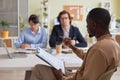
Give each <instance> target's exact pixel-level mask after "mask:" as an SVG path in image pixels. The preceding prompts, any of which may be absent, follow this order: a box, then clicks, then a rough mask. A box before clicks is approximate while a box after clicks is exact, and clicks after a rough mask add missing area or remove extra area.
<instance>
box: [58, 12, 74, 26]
mask: <svg viewBox="0 0 120 80" xmlns="http://www.w3.org/2000/svg"><path fill="white" fill-rule="evenodd" d="M63 14H67V15H68V18H69V19H70V24H71V21H72V18H71V16H70V13H69V12H68V11H66V10H63V11H61V12H60V13H59V15H58V17H57V20H58V21H59V23H60V18H61V15H63Z"/></svg>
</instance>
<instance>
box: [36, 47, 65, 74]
mask: <svg viewBox="0 0 120 80" xmlns="http://www.w3.org/2000/svg"><path fill="white" fill-rule="evenodd" d="M37 56H39V57H41V58H42V59H44V60H45V61H46V62H48V63H49V64H50V65H52V66H53V67H54V68H56V69H57V70H59V69H61V70H62V73H63V74H65V64H64V61H63V60H61V59H58V58H56V57H55V56H53V55H51V54H50V53H48V52H46V51H44V50H43V49H41V48H40V50H39V53H38V54H37Z"/></svg>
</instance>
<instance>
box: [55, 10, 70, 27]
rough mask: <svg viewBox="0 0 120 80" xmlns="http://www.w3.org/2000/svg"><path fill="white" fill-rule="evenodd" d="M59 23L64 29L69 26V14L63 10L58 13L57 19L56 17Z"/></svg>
mask: <svg viewBox="0 0 120 80" xmlns="http://www.w3.org/2000/svg"><path fill="white" fill-rule="evenodd" d="M57 19H58V21H59V23H60V24H61V25H62V27H66V26H69V25H70V24H71V19H72V18H71V16H70V13H69V12H67V11H65V10H63V11H61V12H60V13H59V15H58V17H57Z"/></svg>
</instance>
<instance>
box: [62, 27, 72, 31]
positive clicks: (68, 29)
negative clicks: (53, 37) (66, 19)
mask: <svg viewBox="0 0 120 80" xmlns="http://www.w3.org/2000/svg"><path fill="white" fill-rule="evenodd" d="M62 30H63V31H65V32H66V31H67V32H69V31H70V26H68V28H67V29H64V28H63V27H62Z"/></svg>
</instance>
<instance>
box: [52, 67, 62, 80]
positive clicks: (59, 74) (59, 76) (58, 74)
mask: <svg viewBox="0 0 120 80" xmlns="http://www.w3.org/2000/svg"><path fill="white" fill-rule="evenodd" d="M52 71H53V74H54V75H55V77H56V79H57V80H62V76H63V75H62V71H61V69H59V70H57V69H55V68H53V69H52Z"/></svg>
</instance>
